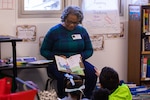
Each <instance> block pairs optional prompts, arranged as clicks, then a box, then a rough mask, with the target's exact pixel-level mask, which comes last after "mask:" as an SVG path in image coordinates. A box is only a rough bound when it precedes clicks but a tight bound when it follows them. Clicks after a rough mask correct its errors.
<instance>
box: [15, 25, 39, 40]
mask: <svg viewBox="0 0 150 100" xmlns="http://www.w3.org/2000/svg"><path fill="white" fill-rule="evenodd" d="M16 36H17V37H18V38H21V39H23V41H25V42H29V41H35V40H36V26H35V25H18V26H17V27H16Z"/></svg>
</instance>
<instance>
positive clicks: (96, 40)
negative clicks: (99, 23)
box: [90, 34, 104, 51]
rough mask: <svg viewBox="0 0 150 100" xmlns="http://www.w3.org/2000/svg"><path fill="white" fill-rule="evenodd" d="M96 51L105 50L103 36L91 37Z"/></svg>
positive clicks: (95, 35)
mask: <svg viewBox="0 0 150 100" xmlns="http://www.w3.org/2000/svg"><path fill="white" fill-rule="evenodd" d="M90 39H91V42H92V45H93V49H94V51H99V50H103V49H104V36H103V35H101V34H94V35H92V36H90Z"/></svg>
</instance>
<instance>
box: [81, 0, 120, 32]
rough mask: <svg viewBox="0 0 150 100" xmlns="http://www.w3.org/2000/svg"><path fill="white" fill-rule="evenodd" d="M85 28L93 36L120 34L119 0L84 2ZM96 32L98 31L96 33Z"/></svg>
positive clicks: (90, 0)
mask: <svg viewBox="0 0 150 100" xmlns="http://www.w3.org/2000/svg"><path fill="white" fill-rule="evenodd" d="M82 10H83V13H84V20H83V26H84V27H86V29H87V30H88V32H90V33H93V34H100V33H102V34H108V33H109V34H111V33H119V32H120V16H119V8H118V0H113V1H112V0H89V1H88V2H86V1H85V0H84V1H83V5H82ZM95 30H96V31H95Z"/></svg>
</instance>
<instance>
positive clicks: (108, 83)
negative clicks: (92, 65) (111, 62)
mask: <svg viewBox="0 0 150 100" xmlns="http://www.w3.org/2000/svg"><path fill="white" fill-rule="evenodd" d="M99 82H100V84H101V86H102V88H107V89H109V90H115V89H116V88H117V87H118V85H119V76H118V73H117V72H116V71H115V70H114V69H113V68H110V67H104V68H103V69H102V71H101V73H100V76H99Z"/></svg>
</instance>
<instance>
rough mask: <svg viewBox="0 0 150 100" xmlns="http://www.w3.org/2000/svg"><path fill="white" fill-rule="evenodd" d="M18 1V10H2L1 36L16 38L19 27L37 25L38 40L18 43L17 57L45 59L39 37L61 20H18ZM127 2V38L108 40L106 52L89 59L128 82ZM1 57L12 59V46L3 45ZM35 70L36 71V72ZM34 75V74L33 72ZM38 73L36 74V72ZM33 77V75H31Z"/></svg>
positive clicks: (0, 12) (98, 53) (123, 20)
mask: <svg viewBox="0 0 150 100" xmlns="http://www.w3.org/2000/svg"><path fill="white" fill-rule="evenodd" d="M17 1H18V0H16V9H14V10H0V19H1V20H0V26H1V27H0V30H1V33H0V34H8V35H12V36H15V34H16V26H17V25H24V24H27V25H36V26H37V39H36V41H35V42H18V43H17V56H35V57H37V58H38V59H43V58H42V57H41V56H40V54H39V43H38V38H39V36H43V35H45V34H46V32H47V30H48V29H49V28H50V27H51V26H53V25H55V24H57V23H60V18H58V19H57V18H35V19H33V18H31V19H29V18H26V19H18V17H17V14H18V7H17ZM123 1H124V2H125V7H124V16H121V17H120V20H121V21H122V22H125V34H126V36H125V38H123V39H122V38H117V39H106V40H105V44H104V50H102V51H95V52H94V54H93V56H92V57H91V58H90V59H88V61H89V62H91V63H92V64H93V65H95V66H96V67H98V68H99V69H101V68H102V67H104V66H110V67H113V68H114V69H116V70H117V71H118V73H119V76H120V79H122V80H125V81H126V80H127V49H128V46H127V36H128V35H127V34H128V33H127V23H128V18H127V13H128V9H127V7H128V6H127V1H126V0H123ZM70 3H73V4H74V5H77V4H78V0H72V1H70ZM89 34H90V33H89ZM1 52H2V54H1V57H2V58H5V57H10V56H11V55H12V52H11V44H9V43H2V48H1ZM35 70H38V71H39V70H40V72H39V73H41V75H42V76H41V77H43V78H44V79H46V77H45V76H46V72H45V71H43V69H35ZM35 70H34V71H35ZM32 71H33V70H32ZM23 73H24V74H26V73H28V71H24V72H23V71H22V74H21V75H20V77H24V76H25V75H24V74H23ZM31 73H32V72H31ZM35 73H36V72H35ZM31 75H33V73H32V74H31ZM24 79H26V78H24Z"/></svg>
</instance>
